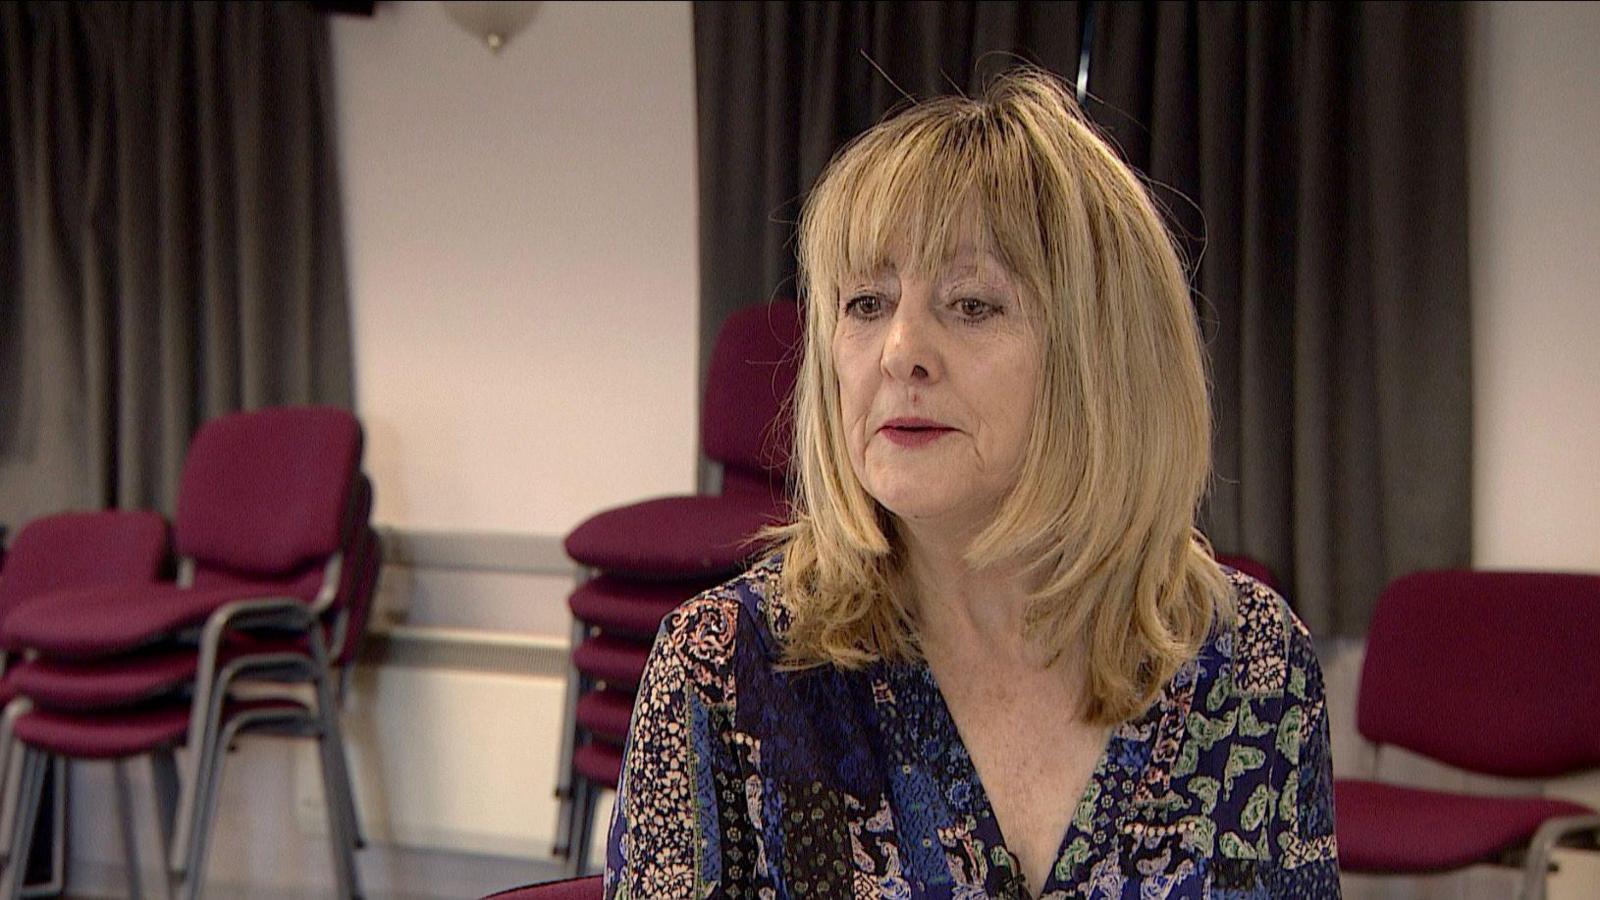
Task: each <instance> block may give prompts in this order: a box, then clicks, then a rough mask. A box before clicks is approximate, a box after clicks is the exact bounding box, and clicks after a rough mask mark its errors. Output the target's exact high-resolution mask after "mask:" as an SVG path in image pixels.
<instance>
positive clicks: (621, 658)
mask: <svg viewBox="0 0 1600 900" xmlns="http://www.w3.org/2000/svg"><path fill="white" fill-rule="evenodd" d="M801 331H802V326H801V320H800V313H799V309H798V307H797V305H796V304H795V303H794V302H792V301H787V300H780V301H775V302H773V303H770V304H766V305H761V306H754V307H749V308H746V309H744V310H741V311H739V312H737V313H734V314H733V315H732V316H730V317H729V318H728V320H727V321H726V322H725V323H724V324H723V326H722V328H721V330H720V332H719V333H718V335H717V341H716V345H715V346H714V348H713V350H712V355H711V366H710V370H709V371H708V372H707V376H706V389H705V398H704V406H703V408H702V410H701V415H700V440H701V446H702V449H703V450H704V452H705V455H706V456H707V457H708V458H709V459H710V460H712V461H713V462H715V463H717V464H719V465H720V466H721V481H722V484H721V490H720V492H719V493H715V494H700V495H693V496H677V497H660V498H656V499H652V500H645V501H642V502H639V503H634V504H631V505H629V506H624V507H621V508H617V509H611V510H607V511H605V512H602V513H600V514H598V515H595V516H593V517H591V518H590V519H588V520H587V521H585V522H583V523H582V524H580V525H579V526H578V527H577V528H576V529H574V530H573V531H572V533H571V534H570V535H568V536H567V540H566V550H567V554H568V555H569V556H571V557H572V559H573V560H575V561H576V562H577V563H578V564H579V566H580V567H582V570H583V571H584V575H585V577H584V578H583V579H582V580H581V581H580V584H579V585H578V587H577V589H576V590H575V591H574V592H573V593H572V595H571V597H570V598H569V600H568V606H569V607H570V608H571V610H572V615H573V639H572V646H573V652H572V664H573V672H572V673H571V674H570V676H569V681H568V694H567V714H566V722H565V727H564V729H563V734H562V743H563V746H562V750H561V759H562V763H563V767H562V772H561V775H560V783H559V784H558V787H557V794H558V796H560V798H561V799H562V801H563V802H562V815H561V820H560V822H559V824H558V826H557V830H558V835H557V839H556V848H555V853H556V855H557V856H564V857H565V858H566V859H567V861H568V867H569V869H570V871H571V872H572V873H573V874H575V875H576V874H579V873H581V872H582V871H583V869H584V867H585V865H586V862H587V860H588V857H589V852H590V845H591V839H590V835H591V833H592V831H593V820H594V800H595V795H596V793H597V792H598V791H599V790H601V789H612V790H614V789H615V788H616V786H617V779H618V776H619V775H620V773H621V769H622V748H623V743H624V741H625V740H626V738H627V734H628V720H629V715H630V713H631V712H632V709H633V699H634V692H635V691H636V690H637V688H638V685H639V679H640V677H641V675H642V674H643V672H644V666H645V660H646V658H647V657H648V655H649V652H650V643H651V640H652V638H653V637H654V635H655V633H656V630H657V628H658V627H659V626H660V624H661V620H662V618H663V617H664V616H665V615H666V614H667V613H668V612H670V611H671V610H672V609H673V608H674V607H676V606H677V605H679V604H680V603H682V602H684V601H685V600H688V599H689V598H691V597H693V596H694V595H696V594H698V593H700V592H701V591H703V590H705V589H707V588H709V587H713V586H715V585H716V584H718V583H720V582H722V581H725V580H727V579H728V578H730V577H732V576H734V575H736V574H738V573H739V572H740V571H742V570H743V568H744V567H745V566H746V565H747V564H748V563H749V562H750V560H751V558H752V557H753V556H755V555H756V554H757V553H759V552H760V549H761V548H760V546H759V544H758V543H757V541H756V538H757V535H758V534H759V533H760V532H761V530H762V529H763V528H766V527H767V526H770V525H774V524H778V523H780V522H782V521H783V520H784V519H785V517H786V515H787V502H786V491H787V475H788V465H789V445H790V440H791V437H790V431H791V430H792V428H791V425H790V422H789V419H788V417H787V413H788V403H789V397H790V395H791V393H792V392H793V390H794V380H795V375H796V373H797V366H798V361H799V355H800V340H801Z"/></svg>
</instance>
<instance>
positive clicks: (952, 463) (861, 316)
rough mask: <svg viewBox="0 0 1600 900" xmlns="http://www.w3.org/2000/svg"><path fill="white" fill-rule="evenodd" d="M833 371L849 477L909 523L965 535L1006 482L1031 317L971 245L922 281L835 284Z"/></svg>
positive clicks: (894, 269)
mask: <svg viewBox="0 0 1600 900" xmlns="http://www.w3.org/2000/svg"><path fill="white" fill-rule="evenodd" d="M838 302H839V319H838V324H837V325H836V326H835V328H834V333H833V364H834V371H835V373H836V374H837V376H838V379H839V403H840V410H841V412H842V414H843V421H844V427H845V435H846V443H847V445H848V449H849V452H850V462H851V465H852V467H853V468H854V470H855V474H856V477H857V478H858V479H860V481H861V484H862V485H863V486H864V487H865V488H866V490H867V493H868V494H870V495H872V497H873V498H874V499H876V500H877V501H878V502H879V503H881V504H883V506H884V507H885V508H887V509H888V510H889V511H890V512H892V513H894V515H895V516H897V517H898V518H900V519H901V520H904V521H905V522H907V523H909V524H911V525H912V526H917V525H929V526H935V527H939V528H941V529H950V528H954V529H956V531H957V533H971V532H974V531H976V530H977V529H980V528H982V527H983V525H984V524H986V523H987V522H988V521H989V519H990V517H991V516H993V514H994V512H995V510H996V509H997V507H998V505H999V503H1000V501H1001V499H1002V498H1003V497H1004V496H1005V494H1006V492H1007V491H1008V490H1009V489H1010V488H1011V486H1012V485H1013V484H1014V483H1015V482H1016V479H1017V476H1018V473H1019V471H1020V469H1021V466H1022V460H1023V455H1024V452H1025V449H1026V447H1027V443H1028V439H1029V436H1030V435H1031V433H1032V429H1033V407H1034V396H1035V392H1036V389H1037V385H1038V381H1039V378H1040V374H1041V365H1040V348H1039V344H1040V342H1039V338H1038V330H1039V325H1040V323H1039V322H1038V310H1037V309H1035V308H1033V307H1032V303H1031V302H1030V301H1029V300H1028V299H1027V298H1025V297H1024V296H1023V295H1022V292H1021V291H1020V290H1019V288H1018V285H1017V281H1016V279H1015V278H1014V277H1013V276H1012V275H1011V274H1010V273H1008V272H1007V271H1006V270H1005V268H1004V267H1003V266H1002V265H1001V264H1000V262H999V261H998V260H996V259H995V258H994V257H993V256H992V255H991V254H990V253H988V252H986V251H984V250H982V249H977V245H976V244H975V243H970V242H969V243H968V244H966V245H964V246H963V247H962V248H961V249H959V250H958V251H957V253H956V254H955V255H954V256H953V257H952V258H951V259H949V260H947V261H946V262H945V264H944V265H943V266H942V267H940V268H939V270H938V271H937V272H935V273H933V274H932V275H931V276H926V277H924V276H920V275H917V274H915V273H912V272H911V271H909V269H908V267H905V266H899V265H893V264H891V265H890V266H888V267H885V268H884V269H883V270H882V271H879V272H874V273H868V274H865V275H862V276H860V277H856V278H852V279H847V280H846V281H845V282H844V283H843V284H842V285H841V291H840V296H839V300H838Z"/></svg>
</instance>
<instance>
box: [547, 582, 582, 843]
mask: <svg viewBox="0 0 1600 900" xmlns="http://www.w3.org/2000/svg"><path fill="white" fill-rule="evenodd" d="M582 583H583V580H581V579H580V581H579V584H582ZM588 633H589V628H588V626H587V625H585V624H583V623H582V622H580V621H578V620H577V619H573V620H572V638H571V640H572V650H573V651H576V650H577V649H578V645H579V644H581V643H583V639H584V638H585V637H587V636H588ZM582 692H583V676H582V675H580V674H579V673H578V669H577V667H576V666H573V665H571V664H570V663H569V664H568V666H567V692H566V699H565V702H564V705H563V708H562V713H561V751H560V755H559V756H558V757H557V765H558V766H559V767H560V768H559V769H558V770H557V773H556V798H557V799H558V800H560V801H561V802H560V805H559V810H558V812H557V814H556V841H555V846H554V847H553V848H552V849H551V853H552V855H554V856H555V857H556V858H557V859H561V858H563V857H565V856H567V855H568V853H569V851H570V850H571V847H572V832H571V829H570V828H569V827H568V826H569V824H570V822H571V819H572V803H573V785H574V780H575V773H574V772H573V769H572V754H573V752H574V751H575V750H577V747H578V697H579V696H581V694H582Z"/></svg>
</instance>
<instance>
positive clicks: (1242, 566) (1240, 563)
mask: <svg viewBox="0 0 1600 900" xmlns="http://www.w3.org/2000/svg"><path fill="white" fill-rule="evenodd" d="M1217 562H1219V563H1222V564H1223V565H1225V566H1227V567H1228V568H1230V569H1237V570H1239V571H1240V572H1243V573H1244V574H1246V575H1249V576H1250V577H1251V578H1254V579H1255V580H1257V581H1259V582H1261V583H1262V584H1264V585H1266V586H1267V587H1269V588H1272V589H1273V590H1275V591H1280V592H1281V590H1282V589H1281V588H1279V587H1278V579H1277V578H1276V577H1275V576H1274V575H1273V574H1272V570H1271V569H1269V568H1267V564H1266V563H1263V562H1261V561H1259V560H1256V559H1253V558H1251V557H1248V556H1236V555H1233V554H1230V553H1218V554H1217Z"/></svg>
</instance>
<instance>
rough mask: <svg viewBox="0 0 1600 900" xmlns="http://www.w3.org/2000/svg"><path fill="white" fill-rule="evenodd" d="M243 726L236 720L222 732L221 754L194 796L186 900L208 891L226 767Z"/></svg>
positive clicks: (204, 772) (214, 756) (207, 767)
mask: <svg viewBox="0 0 1600 900" xmlns="http://www.w3.org/2000/svg"><path fill="white" fill-rule="evenodd" d="M240 724H241V720H239V719H235V720H233V721H231V722H229V723H228V724H227V726H226V727H224V728H223V729H222V734H221V735H220V736H219V738H218V741H217V745H216V751H217V752H215V753H214V754H212V755H211V757H210V759H209V760H208V761H207V764H206V765H205V767H204V769H203V770H202V772H201V773H200V774H201V777H203V778H204V779H205V781H204V782H203V783H201V784H198V785H195V790H194V791H193V792H192V794H191V796H193V798H194V802H195V803H196V804H198V808H196V809H193V810H190V821H191V822H192V823H193V825H192V829H191V839H190V841H189V846H188V847H187V848H185V855H186V857H187V859H186V864H185V867H184V876H183V896H184V897H185V898H186V900H200V894H201V892H202V891H203V890H204V889H205V881H206V859H207V850H208V845H209V843H210V841H211V829H212V827H213V825H214V824H215V822H216V816H217V797H218V795H219V794H220V793H221V791H220V789H219V788H220V786H221V784H222V768H223V766H224V765H225V764H226V763H227V761H228V748H229V747H230V746H232V744H233V739H234V737H235V736H236V735H237V734H238V731H239V726H240Z"/></svg>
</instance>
